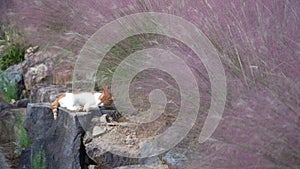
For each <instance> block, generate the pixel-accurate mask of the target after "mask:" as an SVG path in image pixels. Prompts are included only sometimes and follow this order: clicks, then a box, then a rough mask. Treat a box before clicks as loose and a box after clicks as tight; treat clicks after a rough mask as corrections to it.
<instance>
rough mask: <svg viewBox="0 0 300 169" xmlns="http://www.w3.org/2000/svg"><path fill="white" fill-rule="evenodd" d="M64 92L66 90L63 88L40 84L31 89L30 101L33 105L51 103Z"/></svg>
mask: <svg viewBox="0 0 300 169" xmlns="http://www.w3.org/2000/svg"><path fill="white" fill-rule="evenodd" d="M66 91H68V89H67V88H66V87H65V86H62V85H52V84H47V83H42V84H38V85H36V86H34V87H33V88H32V89H31V91H30V99H31V102H33V103H43V102H52V101H54V100H55V99H56V98H57V97H58V96H59V95H60V94H62V93H64V92H66Z"/></svg>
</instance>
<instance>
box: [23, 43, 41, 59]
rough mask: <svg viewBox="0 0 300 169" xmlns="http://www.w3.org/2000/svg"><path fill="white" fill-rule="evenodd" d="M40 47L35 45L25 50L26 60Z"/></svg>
mask: <svg viewBox="0 0 300 169" xmlns="http://www.w3.org/2000/svg"><path fill="white" fill-rule="evenodd" d="M38 49H39V47H38V46H34V47H29V48H28V49H26V50H25V56H24V58H25V60H27V59H28V58H29V57H30V56H32V55H33V54H34V53H35V52H36V51H37V50H38Z"/></svg>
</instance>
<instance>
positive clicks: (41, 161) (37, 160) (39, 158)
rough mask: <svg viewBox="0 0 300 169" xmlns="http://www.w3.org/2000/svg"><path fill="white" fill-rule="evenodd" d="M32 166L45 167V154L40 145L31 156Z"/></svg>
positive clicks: (40, 168)
mask: <svg viewBox="0 0 300 169" xmlns="http://www.w3.org/2000/svg"><path fill="white" fill-rule="evenodd" d="M32 166H33V169H46V154H45V151H44V149H43V148H42V147H41V148H40V149H39V151H38V152H36V153H35V155H34V156H33V159H32Z"/></svg>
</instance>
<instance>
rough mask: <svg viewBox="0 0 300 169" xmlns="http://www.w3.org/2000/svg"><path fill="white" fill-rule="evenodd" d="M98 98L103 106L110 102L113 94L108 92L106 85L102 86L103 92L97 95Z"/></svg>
mask: <svg viewBox="0 0 300 169" xmlns="http://www.w3.org/2000/svg"><path fill="white" fill-rule="evenodd" d="M99 100H100V102H101V103H102V104H103V105H104V106H109V105H111V104H112V102H113V96H112V94H111V93H110V91H109V88H108V86H107V85H105V86H103V92H102V93H101V95H100V96H99Z"/></svg>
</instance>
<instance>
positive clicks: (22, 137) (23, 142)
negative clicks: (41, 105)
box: [16, 115, 32, 149]
mask: <svg viewBox="0 0 300 169" xmlns="http://www.w3.org/2000/svg"><path fill="white" fill-rule="evenodd" d="M16 118H17V122H18V125H19V137H18V140H17V146H18V147H20V148H21V149H24V148H26V147H28V146H31V145H32V141H31V140H30V138H29V137H28V135H27V131H26V130H25V128H24V120H23V119H24V118H23V117H21V116H20V115H17V116H16Z"/></svg>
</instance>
